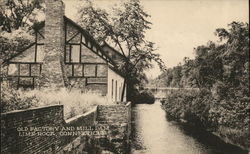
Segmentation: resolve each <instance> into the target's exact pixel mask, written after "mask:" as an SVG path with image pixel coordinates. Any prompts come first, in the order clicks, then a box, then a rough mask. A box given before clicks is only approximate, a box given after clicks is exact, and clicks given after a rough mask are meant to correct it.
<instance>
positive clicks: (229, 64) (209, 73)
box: [158, 22, 249, 93]
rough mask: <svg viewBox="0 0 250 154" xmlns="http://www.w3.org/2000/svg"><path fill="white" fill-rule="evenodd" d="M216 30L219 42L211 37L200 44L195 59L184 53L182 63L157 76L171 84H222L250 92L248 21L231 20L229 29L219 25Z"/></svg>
mask: <svg viewBox="0 0 250 154" xmlns="http://www.w3.org/2000/svg"><path fill="white" fill-rule="evenodd" d="M215 34H216V35H217V36H218V37H219V39H220V43H215V42H212V41H209V42H208V43H207V45H201V46H198V47H197V48H195V54H196V56H195V59H189V58H187V57H185V58H184V61H183V64H182V65H181V64H180V65H178V66H176V67H174V68H170V69H168V70H167V71H166V72H165V73H163V74H162V75H161V76H160V77H159V78H158V80H163V81H164V82H165V85H166V86H170V87H199V88H208V89H213V87H214V86H215V85H216V84H221V85H223V86H225V87H241V88H242V89H244V93H247V92H249V90H247V89H248V88H247V87H248V86H249V78H248V77H249V25H248V23H241V22H232V23H231V24H229V29H228V30H226V29H224V28H218V29H216V32H215ZM226 89H227V88H226ZM239 89H240V88H239Z"/></svg>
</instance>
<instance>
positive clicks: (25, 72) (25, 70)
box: [20, 64, 30, 76]
mask: <svg viewBox="0 0 250 154" xmlns="http://www.w3.org/2000/svg"><path fill="white" fill-rule="evenodd" d="M29 74H30V69H29V64H20V76H29Z"/></svg>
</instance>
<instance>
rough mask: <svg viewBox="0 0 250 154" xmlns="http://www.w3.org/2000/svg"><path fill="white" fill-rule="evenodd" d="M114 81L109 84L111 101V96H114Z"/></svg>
mask: <svg viewBox="0 0 250 154" xmlns="http://www.w3.org/2000/svg"><path fill="white" fill-rule="evenodd" d="M113 86H114V80H113V79H112V83H111V98H112V99H113V95H114V89H113V88H114V87H113Z"/></svg>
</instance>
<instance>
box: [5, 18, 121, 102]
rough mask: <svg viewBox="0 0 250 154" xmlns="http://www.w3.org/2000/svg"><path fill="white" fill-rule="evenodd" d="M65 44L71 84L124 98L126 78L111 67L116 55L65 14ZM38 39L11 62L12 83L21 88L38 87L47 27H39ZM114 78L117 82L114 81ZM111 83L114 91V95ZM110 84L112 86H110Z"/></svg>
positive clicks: (65, 56)
mask: <svg viewBox="0 0 250 154" xmlns="http://www.w3.org/2000/svg"><path fill="white" fill-rule="evenodd" d="M64 27H65V48H64V64H65V65H64V67H63V71H64V73H65V74H66V76H67V78H68V82H69V84H68V86H69V87H70V88H73V89H74V88H76V89H81V90H82V91H89V90H90V91H98V92H99V93H101V94H102V95H108V96H109V97H111V99H112V100H113V101H120V100H121V91H122V86H123V85H122V84H123V78H122V77H121V76H120V75H118V74H116V72H115V71H113V70H110V68H109V65H112V64H111V63H113V62H112V59H111V58H110V57H107V53H106V54H105V52H103V51H102V49H101V47H100V46H99V45H98V44H97V43H96V42H95V41H94V40H93V38H92V37H91V36H90V35H89V34H88V33H86V31H83V30H82V29H81V28H79V27H78V26H77V25H75V23H72V21H70V20H69V19H67V18H65V26H64ZM34 35H35V40H34V43H32V44H31V45H30V46H29V47H28V48H27V49H26V50H24V51H23V52H21V53H20V54H19V55H17V56H15V57H14V58H12V59H11V60H9V61H8V62H7V65H6V66H7V69H6V70H7V77H8V82H9V85H11V86H13V87H17V88H21V87H22V88H35V87H38V86H39V85H38V80H39V77H41V72H42V69H43V63H44V61H43V60H44V43H45V42H44V41H45V38H44V27H43V28H40V29H39V30H36V32H35V33H34ZM112 80H114V81H113V85H112ZM111 85H112V88H113V95H111V89H112V88H111ZM108 86H109V87H108Z"/></svg>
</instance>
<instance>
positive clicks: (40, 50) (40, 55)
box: [36, 45, 45, 62]
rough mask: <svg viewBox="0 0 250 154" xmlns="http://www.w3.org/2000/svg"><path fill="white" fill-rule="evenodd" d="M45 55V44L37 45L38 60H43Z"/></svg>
mask: <svg viewBox="0 0 250 154" xmlns="http://www.w3.org/2000/svg"><path fill="white" fill-rule="evenodd" d="M44 55H45V51H44V45H37V51H36V61H37V62H43V59H44Z"/></svg>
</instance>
